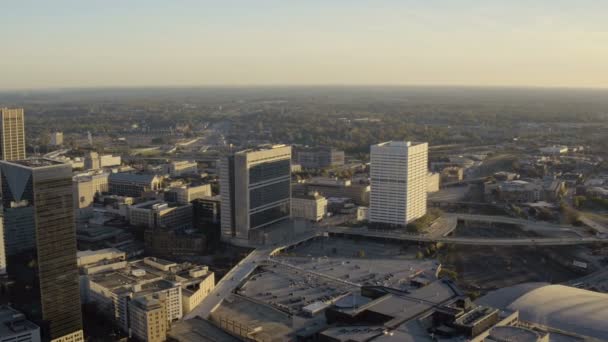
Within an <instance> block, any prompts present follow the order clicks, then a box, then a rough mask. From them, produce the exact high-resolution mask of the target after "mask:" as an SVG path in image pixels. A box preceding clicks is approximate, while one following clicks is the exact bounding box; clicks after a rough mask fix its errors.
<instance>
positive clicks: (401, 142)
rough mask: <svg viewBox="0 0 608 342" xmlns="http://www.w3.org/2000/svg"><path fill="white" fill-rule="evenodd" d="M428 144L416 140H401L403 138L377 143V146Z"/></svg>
mask: <svg viewBox="0 0 608 342" xmlns="http://www.w3.org/2000/svg"><path fill="white" fill-rule="evenodd" d="M423 144H426V143H425V142H415V141H401V140H391V141H386V142H383V143H379V144H376V145H375V146H379V147H412V146H418V145H423Z"/></svg>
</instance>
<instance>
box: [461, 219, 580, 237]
mask: <svg viewBox="0 0 608 342" xmlns="http://www.w3.org/2000/svg"><path fill="white" fill-rule="evenodd" d="M452 216H455V217H456V218H458V220H463V221H474V222H487V223H505V224H514V225H518V226H521V227H522V228H523V229H525V230H532V231H538V232H560V231H561V232H571V233H574V234H576V235H578V236H580V237H583V235H582V234H581V232H580V231H579V229H577V228H576V227H574V226H567V225H559V224H554V223H549V222H544V221H530V220H524V219H520V218H514V217H508V216H495V215H475V214H453V215H452Z"/></svg>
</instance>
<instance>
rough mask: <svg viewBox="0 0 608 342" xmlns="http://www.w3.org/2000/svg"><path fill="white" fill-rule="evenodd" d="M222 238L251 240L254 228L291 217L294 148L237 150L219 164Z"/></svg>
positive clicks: (276, 147)
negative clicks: (292, 150)
mask: <svg viewBox="0 0 608 342" xmlns="http://www.w3.org/2000/svg"><path fill="white" fill-rule="evenodd" d="M220 192H221V196H222V205H221V215H222V220H221V221H222V222H221V224H222V237H223V238H224V239H232V238H237V239H243V240H248V239H249V232H250V230H252V229H257V228H262V227H265V226H268V225H270V224H273V223H275V222H279V221H282V220H285V219H288V218H289V217H290V211H291V147H290V146H285V145H274V146H268V147H260V148H257V149H252V150H245V151H241V152H237V153H235V154H234V155H232V156H229V157H226V158H225V159H223V160H222V162H221V165H220Z"/></svg>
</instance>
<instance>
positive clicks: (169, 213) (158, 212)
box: [129, 200, 192, 229]
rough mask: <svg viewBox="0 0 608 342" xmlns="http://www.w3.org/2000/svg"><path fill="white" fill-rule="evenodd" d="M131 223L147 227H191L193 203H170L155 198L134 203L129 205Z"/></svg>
mask: <svg viewBox="0 0 608 342" xmlns="http://www.w3.org/2000/svg"><path fill="white" fill-rule="evenodd" d="M129 223H130V224H132V225H134V226H144V227H147V228H170V229H185V228H191V227H192V204H184V205H172V204H171V205H170V204H169V203H166V202H162V201H157V200H153V201H148V202H143V203H140V204H136V205H132V206H130V207H129Z"/></svg>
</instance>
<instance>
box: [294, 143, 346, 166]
mask: <svg viewBox="0 0 608 342" xmlns="http://www.w3.org/2000/svg"><path fill="white" fill-rule="evenodd" d="M293 161H294V163H296V164H299V165H301V167H302V168H305V169H325V168H331V167H335V166H341V165H344V151H340V150H337V149H334V148H329V147H318V148H302V147H297V148H295V149H294V150H293Z"/></svg>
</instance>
